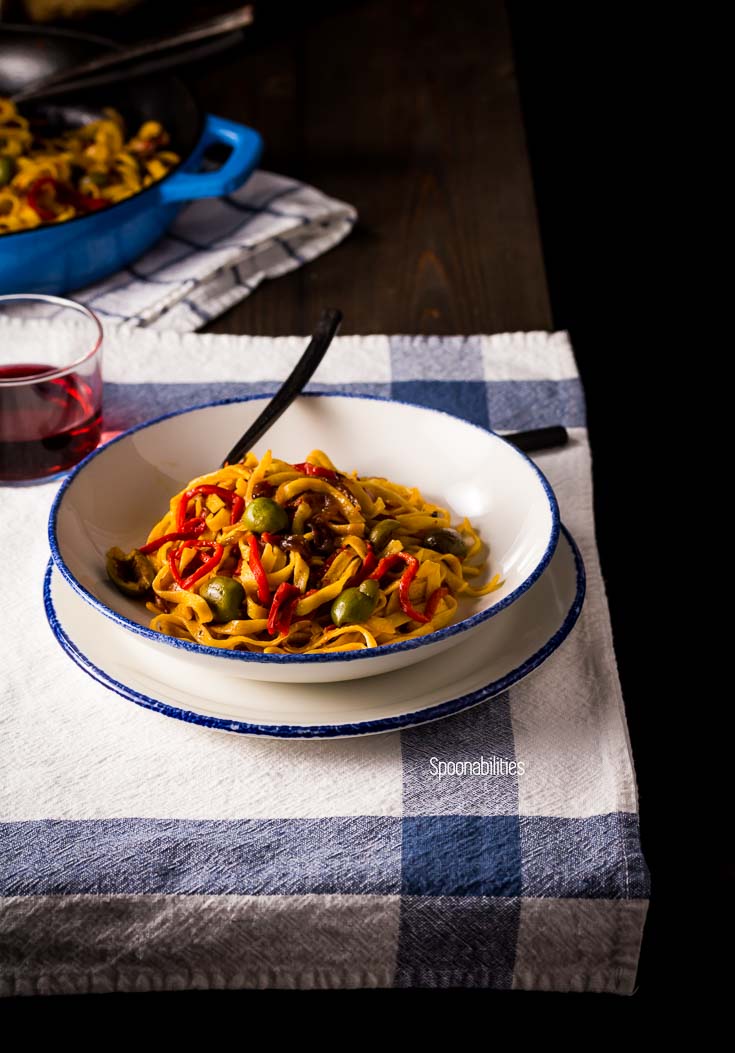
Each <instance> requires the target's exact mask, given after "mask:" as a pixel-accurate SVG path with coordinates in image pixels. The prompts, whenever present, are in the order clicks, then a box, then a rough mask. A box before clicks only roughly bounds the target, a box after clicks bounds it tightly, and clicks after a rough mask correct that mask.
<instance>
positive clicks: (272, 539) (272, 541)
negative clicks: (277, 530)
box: [260, 530, 281, 545]
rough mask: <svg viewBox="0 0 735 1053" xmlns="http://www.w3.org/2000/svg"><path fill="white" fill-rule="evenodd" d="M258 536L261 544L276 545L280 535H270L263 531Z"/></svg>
mask: <svg viewBox="0 0 735 1053" xmlns="http://www.w3.org/2000/svg"><path fill="white" fill-rule="evenodd" d="M260 536H261V538H262V539H263V543H264V544H266V545H277V544H278V542H279V541H280V540H281V535H280V534H270V533H269V532H268V531H267V530H264V531H263V533H262V534H261V535H260Z"/></svg>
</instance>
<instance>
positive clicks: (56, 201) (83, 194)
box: [0, 98, 180, 234]
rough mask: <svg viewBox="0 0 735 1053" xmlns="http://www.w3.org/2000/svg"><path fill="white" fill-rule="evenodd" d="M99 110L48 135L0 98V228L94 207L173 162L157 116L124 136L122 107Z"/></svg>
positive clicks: (133, 189) (151, 179) (138, 186)
mask: <svg viewBox="0 0 735 1053" xmlns="http://www.w3.org/2000/svg"><path fill="white" fill-rule="evenodd" d="M104 114H105V116H104V118H103V119H102V120H99V121H90V122H88V123H87V124H84V125H82V126H81V127H79V128H73V129H69V130H66V131H64V132H62V133H60V134H59V135H56V136H53V137H50V136H47V135H46V136H44V135H43V134H41V133H40V132H39V131H38V130H34V128H33V127H31V124H30V122H29V121H28V120H27V119H26V118H25V117H22V116H21V115H20V114H19V113H18V111H17V110H16V108H15V106H14V105H13V103H12V102H11V101H10V99H4V98H0V234H4V233H9V232H11V231H16V230H28V229H31V228H33V227H37V226H39V225H40V224H42V223H61V222H63V221H64V220H67V219H73V218H74V216H82V215H86V214H87V213H89V212H97V211H99V210H100V209H102V208H107V206H108V205H112V204H114V203H115V202H116V201H123V200H125V198H128V197H131V196H132V195H133V194H136V193H137V192H138V191H139V190H143V189H145V187H147V186H150V185H151V183H155V182H156V181H157V180H159V179H162V178H163V177H164V176H165V175H167V174H168V172H169V171H170V170H171V169H172V168H173V166H174V165H176V164H178V162H179V160H180V158H179V155H178V154H175V153H173V152H172V151H171V150H167V149H166V146H167V145H168V141H169V137H168V134H167V132H166V130H165V129H164V128H163V127H162V125H161V124H159V122H158V121H146V122H145V123H144V124H143V125H141V127H140V128H139V129H138V131H137V132H136V134H135V135H134V136H133V137H132V138H131V139H126V135H125V127H124V124H123V119H122V117H121V116H120V114H119V113H117V111H116V110H112V109H107V110H105V111H104Z"/></svg>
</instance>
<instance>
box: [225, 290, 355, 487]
mask: <svg viewBox="0 0 735 1053" xmlns="http://www.w3.org/2000/svg"><path fill="white" fill-rule="evenodd" d="M341 321H342V312H341V311H336V310H335V311H322V314H321V317H320V319H319V321H318V322H317V326H316V329H315V330H314V335H313V336H312V338H311V340H310V341H309V346H308V347H307V349H306V351H304V353H303V355H302V356H301V358H300V359H299V360H298V362H297V363H296V366H295V367H294V370H293V372H292V373H291V374H290V376H289V377H288V378H287V379H286V381H285V383H284V384H283V385H282V387H280V388H279V389H278V391H277V392H276V394H275V395H274V396H273V398H272V399H271V400H270V402H269V403H268V405H267V406H266V407H265V409H264V410H263V412H262V413H261V414H260V416H259V417H256V419H255V420H254V421H253V423H252V424H251V425H250V427H249V428H248V430H247V431H246V432H245V434H244V435H243V436H242V438H241V439H239V440H238V441H237V442H236V443H235V445H234V446H233V447H232V449H231V450H230V452H229V453H228V454H227V456H226V457H225V459H224V461H223V462H222V467H224V466H225V465H226V464H236V463H237V461H240V460H242V458H243V457H244V456H245V454H246V453H247V452H248V450H251V449H252V448H253V446H254V445H255V444H256V442H257V441H258V439H259V438H260V437H261V435H264V434H265V433H266V432H267V431H268V429H269V428H270V426H271V425H272V424H275V422H276V421H277V420H278V418H279V417H280V416H281V414H282V413H283V412H284V410H286V409H287V408H288V407H289V406H290V405H291V403H292V402H293V400H294V399H295V398H296V396H297V395H299V394H300V393H301V391H302V390H303V389H304V387H305V386H306V385H307V384H308V383H309V381H310V379H311V377H312V374H313V373H314V370H315V369H316V367H317V366H318V365H319V363H320V362H321V360H322V359H323V358H324V355H325V354H326V351H327V348H328V347H329V345H330V344H331V342H332V340H333V338H334V335H335V333H336V332H337V330H338V329H339V325H340V322H341Z"/></svg>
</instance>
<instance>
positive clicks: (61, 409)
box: [0, 293, 102, 483]
mask: <svg viewBox="0 0 735 1053" xmlns="http://www.w3.org/2000/svg"><path fill="white" fill-rule="evenodd" d="M101 366H102V326H101V324H100V322H99V319H98V318H97V316H96V315H95V314H93V312H92V311H90V310H89V309H88V308H87V307H83V306H82V304H79V303H75V302H74V301H73V300H64V299H62V298H61V297H60V296H45V295H41V294H35V293H28V294H26V293H17V294H12V295H8V296H0V483H14V482H27V481H29V480H40V479H47V478H49V477H51V476H55V475H59V474H61V473H62V472H65V471H67V469H69V468H71V467H72V466H73V465H75V464H76V463H77V462H78V461H81V459H82V458H83V457H86V455H87V454H88V453H91V452H92V450H93V449H94V448H95V447H96V446H97V444H98V443H99V441H100V434H101V431H102V368H101Z"/></svg>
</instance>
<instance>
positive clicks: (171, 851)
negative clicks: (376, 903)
mask: <svg viewBox="0 0 735 1053" xmlns="http://www.w3.org/2000/svg"><path fill="white" fill-rule="evenodd" d="M0 843H2V844H3V846H4V853H3V856H2V857H1V858H0V895H4V896H38V895H62V894H64V895H72V894H85V893H86V894H95V895H110V894H123V893H136V894H141V895H142V894H154V893H159V894H161V893H164V894H178V895H196V894H204V893H207V894H211V895H227V894H240V895H295V894H297V893H301V894H303V893H319V894H327V893H335V892H341V893H345V894H350V893H353V894H354V893H360V894H363V895H365V894H369V893H375V894H382V895H389V894H392V893H398V892H399V891H400V885H401V824H400V819H397V818H393V817H371V816H357V817H354V818H349V817H347V818H344V817H339V818H329V819H249V820H210V819H206V820H187V819H91V820H52V819H49V820H40V821H32V822H20V823H3V824H0Z"/></svg>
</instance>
